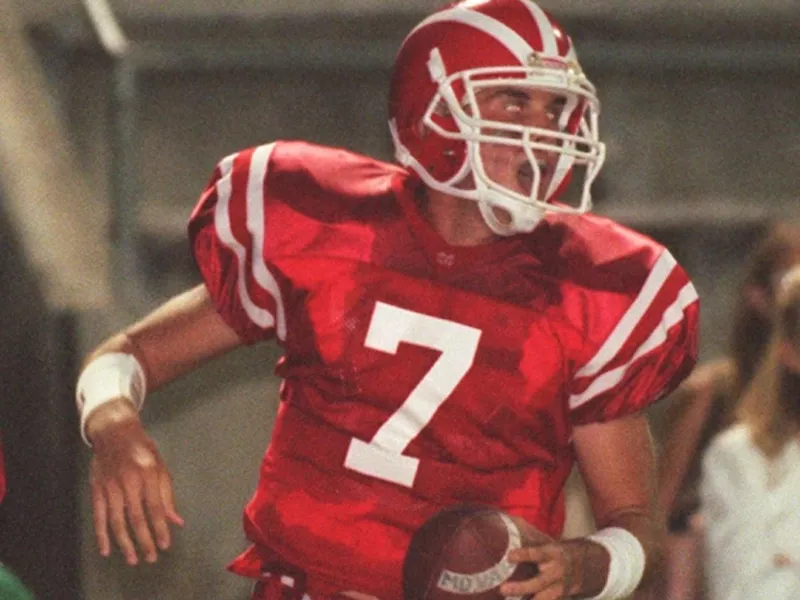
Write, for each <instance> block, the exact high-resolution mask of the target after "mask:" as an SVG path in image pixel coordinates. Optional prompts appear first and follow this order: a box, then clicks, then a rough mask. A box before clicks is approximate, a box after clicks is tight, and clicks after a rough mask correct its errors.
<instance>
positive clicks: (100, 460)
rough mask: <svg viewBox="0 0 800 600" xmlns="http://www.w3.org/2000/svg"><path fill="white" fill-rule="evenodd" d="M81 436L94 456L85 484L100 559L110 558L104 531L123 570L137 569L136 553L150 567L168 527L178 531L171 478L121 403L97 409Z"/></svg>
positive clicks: (137, 422)
mask: <svg viewBox="0 0 800 600" xmlns="http://www.w3.org/2000/svg"><path fill="white" fill-rule="evenodd" d="M86 431H87V437H88V438H89V440H90V441H91V443H92V449H93V450H94V456H93V457H92V461H91V469H90V475H89V484H90V486H91V492H92V509H93V517H94V530H95V536H96V538H97V546H98V548H99V550H100V554H101V555H102V556H108V555H109V554H110V553H111V536H110V535H109V530H110V532H111V533H112V534H113V537H114V540H115V541H116V543H117V546H119V549H120V551H121V552H122V554H123V556H124V557H125V560H126V562H127V563H128V564H129V565H136V564H138V562H139V553H141V555H142V556H143V557H144V559H145V560H146V561H147V562H149V563H152V562H155V561H156V560H157V558H158V550H159V549H160V550H162V551H163V550H166V549H168V548H169V546H170V544H171V537H170V528H169V523H173V524H175V525H179V526H183V519H182V518H181V516H180V515H179V514H178V512H177V510H176V508H175V501H174V496H173V490H172V477H171V476H170V474H169V471H168V470H167V467H166V465H165V464H164V461H163V459H162V458H161V455H160V454H159V452H158V449H157V448H156V445H155V443H154V442H153V440H152V439H151V438H150V437H149V436H148V435H147V433H145V431H144V428H143V427H142V423H141V421H140V420H139V415H138V414H137V412H136V410H135V408H134V407H133V406H132V405H131V404H130V403H129V402H128V401H127V400H124V399H119V400H115V401H112V402H109V403H107V404H104V405H103V406H101V407H99V408H98V409H97V410H96V411H95V412H94V413H93V414H92V415H91V416H90V418H89V420H88V422H87V424H86ZM131 534H132V535H131ZM134 540H135V544H134ZM137 546H138V552H137Z"/></svg>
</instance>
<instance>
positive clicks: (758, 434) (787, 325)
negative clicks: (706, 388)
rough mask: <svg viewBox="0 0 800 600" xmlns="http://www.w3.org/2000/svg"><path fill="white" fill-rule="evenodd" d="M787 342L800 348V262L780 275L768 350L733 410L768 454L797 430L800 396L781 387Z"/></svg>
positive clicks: (799, 424)
mask: <svg viewBox="0 0 800 600" xmlns="http://www.w3.org/2000/svg"><path fill="white" fill-rule="evenodd" d="M787 343H788V344H790V345H791V346H793V347H794V348H795V349H797V351H799V352H800V266H796V267H794V268H792V269H791V270H789V271H788V272H787V273H786V274H785V275H784V276H783V277H782V278H781V282H780V285H779V290H778V296H777V304H776V312H775V315H774V327H773V331H772V335H771V336H770V340H769V344H768V347H767V352H766V353H765V355H764V358H763V359H762V360H761V362H760V364H759V367H758V370H757V371H756V374H755V376H754V377H753V380H752V382H751V384H750V385H749V386H748V388H747V390H746V391H745V393H744V396H743V398H742V402H741V403H740V404H739V407H738V409H737V411H736V417H737V420H738V421H739V422H741V423H744V424H746V425H747V427H748V428H749V429H750V432H751V435H752V437H753V443H754V444H755V445H756V446H757V447H758V448H759V449H760V450H761V451H762V452H764V454H765V455H766V456H767V457H768V458H774V457H775V456H776V455H777V454H778V453H779V452H780V451H781V450H782V449H783V447H784V446H785V444H786V443H787V442H788V441H789V440H790V439H791V438H792V436H794V435H795V434H796V433H797V432H798V431H800V412H798V410H797V408H796V406H797V404H798V403H799V402H800V398H788V397H786V396H787V394H785V393H782V390H781V373H782V371H783V367H782V361H781V353H782V347H784V346H785V345H786V344H787Z"/></svg>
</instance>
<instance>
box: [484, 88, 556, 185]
mask: <svg viewBox="0 0 800 600" xmlns="http://www.w3.org/2000/svg"><path fill="white" fill-rule="evenodd" d="M475 97H476V101H477V108H478V111H479V113H480V115H479V116H480V118H481V119H486V120H491V121H500V122H503V123H511V124H514V125H522V126H525V127H536V128H538V129H541V130H543V131H542V133H540V134H539V135H538V136H533V137H532V141H534V142H536V141H541V142H545V143H549V144H551V145H552V144H554V143H555V141H554V140H553V138H551V137H548V136H547V135H546V132H547V131H557V130H558V124H559V120H560V119H561V114H562V111H563V110H564V106H565V104H566V99H565V98H564V96H562V95H559V94H556V93H553V92H549V91H546V90H541V89H536V88H532V87H525V86H518V87H517V86H498V87H487V88H483V89H481V90H480V91H478V92H477V93H476V96H475ZM483 133H491V134H494V135H502V136H505V137H516V138H517V139H519V138H521V136H522V134H521V133H518V132H511V131H501V130H495V131H491V130H490V131H485V132H483ZM537 138H541V139H537ZM534 156H535V157H536V162H537V164H538V166H539V169H540V171H541V180H540V182H539V189H538V190H537V192H538V195H539V196H540V197H543V196H544V193H545V191H546V190H547V188H548V186H549V185H550V181H551V180H552V178H553V173H554V171H555V167H556V163H557V162H558V155H557V153H555V152H546V151H542V150H534ZM481 159H482V161H483V164H484V167H485V169H486V173H487V175H488V176H489V177H490V178H491V179H493V180H494V181H496V182H497V183H499V184H500V185H503V186H505V187H508V188H511V189H513V190H515V191H519V192H520V193H522V194H524V195H529V194H530V193H531V188H532V186H533V181H534V179H533V167H532V166H531V164H530V162H529V161H528V158H527V157H526V156H525V153H524V151H523V150H522V148H520V147H519V146H510V145H503V144H490V143H482V144H481Z"/></svg>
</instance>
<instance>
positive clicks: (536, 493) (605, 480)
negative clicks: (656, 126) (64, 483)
mask: <svg viewBox="0 0 800 600" xmlns="http://www.w3.org/2000/svg"><path fill="white" fill-rule="evenodd" d="M599 108H600V105H599V102H598V98H597V95H596V92H595V88H594V86H593V85H592V84H591V82H590V81H589V79H588V78H587V76H586V74H585V73H584V72H583V70H582V69H581V66H580V63H579V62H578V58H577V55H576V53H575V49H574V47H573V45H572V41H571V39H570V38H569V37H568V36H567V34H566V33H565V32H564V30H563V29H562V28H561V27H560V26H559V25H558V24H557V22H556V21H555V20H554V19H553V18H552V17H551V16H550V15H548V14H547V13H545V12H544V11H543V10H542V9H541V8H540V7H539V6H538V5H536V4H535V3H533V2H531V1H529V0H484V1H481V2H476V1H475V0H468V1H462V2H456V3H454V4H451V5H449V6H447V7H445V8H443V9H441V10H439V11H437V12H434V13H433V14H432V15H430V16H429V17H428V18H427V19H425V20H424V21H422V22H421V23H420V24H419V25H418V26H417V27H416V28H415V29H413V30H412V31H411V32H410V33H409V34H408V36H407V37H406V39H405V40H404V42H403V44H402V46H401V48H400V50H399V53H398V55H397V59H396V64H395V68H394V73H393V76H392V80H391V90H390V117H391V118H390V123H389V126H390V131H391V134H392V137H393V140H394V144H395V149H396V158H397V161H396V164H388V163H386V162H382V161H379V160H375V159H372V158H368V157H365V156H360V155H358V154H354V153H352V152H349V151H347V150H344V149H338V148H329V147H321V146H318V145H314V144H310V143H306V142H302V141H278V142H273V143H267V144H264V145H262V146H258V147H254V148H249V149H246V150H243V151H241V152H237V153H235V154H233V155H231V156H228V157H226V158H224V159H223V160H222V161H221V162H219V164H218V165H217V167H216V169H215V171H214V174H213V177H212V180H211V182H210V184H209V185H208V187H207V188H206V190H205V192H204V193H203V194H202V196H201V198H200V200H199V202H198V204H197V206H196V208H195V209H194V211H193V212H192V214H191V217H190V222H189V232H190V238H191V245H192V249H193V252H194V257H195V260H196V263H197V265H198V267H199V269H200V271H201V273H202V276H203V279H204V283H203V285H200V286H199V287H196V288H194V289H190V290H188V291H186V292H185V293H183V294H181V295H179V296H177V297H175V298H172V299H171V300H169V301H167V302H166V303H165V304H164V305H163V306H162V307H160V308H158V309H157V310H155V311H154V312H153V313H152V314H150V315H148V316H146V317H144V318H143V319H142V320H140V321H139V322H137V323H135V324H132V325H131V326H130V327H128V328H126V329H124V330H123V331H121V332H119V333H118V334H116V335H114V336H112V337H111V338H109V339H108V340H107V341H105V342H104V343H102V344H101V345H100V346H99V347H98V348H96V349H95V350H94V351H93V352H91V353H90V354H89V356H88V357H87V358H86V361H85V367H84V370H83V372H82V374H81V377H80V379H79V382H78V392H77V402H78V407H79V410H80V411H81V423H82V431H83V434H84V436H85V439H86V440H87V442H88V443H90V444H91V446H92V448H93V452H94V457H93V463H92V476H91V486H92V498H93V507H94V515H95V517H94V518H95V529H96V534H97V541H98V544H99V548H100V551H101V553H102V554H103V555H108V554H109V552H110V551H111V542H112V538H113V540H115V542H116V544H117V545H118V546H119V548H120V549H121V551H122V553H123V554H124V556H125V557H126V559H127V561H128V562H129V563H130V564H136V563H137V562H138V560H139V555H140V554H141V555H142V556H143V557H144V559H145V560H147V561H155V560H156V559H157V552H158V549H161V550H164V549H166V548H167V547H168V546H169V545H170V524H172V523H181V522H182V521H181V517H180V515H179V514H178V513H177V511H176V509H175V504H174V501H173V489H172V485H171V483H170V476H169V473H168V471H167V467H166V466H165V465H164V463H163V461H162V459H161V457H160V456H159V453H158V451H157V449H156V446H155V444H154V442H153V440H152V439H151V438H150V437H149V436H148V435H147V433H146V432H145V431H144V429H143V428H142V425H141V422H140V420H139V417H138V410H139V409H140V408H141V407H142V402H143V400H144V397H145V393H151V392H153V391H155V390H157V389H158V388H159V387H161V386H162V385H164V384H165V383H167V382H169V381H171V380H173V379H175V378H176V377H179V376H180V375H182V374H184V373H186V372H187V371H189V370H190V369H194V368H196V367H197V366H198V365H200V364H201V363H202V362H203V361H205V360H207V359H210V358H212V357H215V356H218V355H220V354H222V353H225V352H229V351H231V350H233V349H234V348H236V347H238V346H240V345H242V344H253V343H257V342H261V341H265V340H272V339H275V340H276V341H277V343H278V344H280V345H281V347H282V350H283V357H282V359H281V360H280V362H279V364H278V365H277V369H276V372H277V374H278V375H279V376H280V377H282V378H283V385H282V388H281V400H282V401H281V403H280V407H279V409H278V414H277V417H276V423H275V427H274V432H273V436H272V439H271V442H270V445H269V448H268V451H267V453H266V455H265V457H264V459H263V463H262V468H261V476H260V481H259V483H258V487H257V490H256V492H255V494H254V495H253V497H252V499H251V501H250V502H249V503H248V505H247V507H246V509H245V530H246V534H247V537H248V538H249V539H250V541H251V542H252V546H251V547H250V548H249V549H248V550H247V551H246V552H244V553H243V554H242V555H241V556H239V557H238V558H236V559H235V560H234V561H233V563H232V564H231V566H230V568H231V569H232V570H233V571H235V572H236V573H239V574H241V575H244V576H246V577H252V578H254V579H256V580H257V581H258V584H257V585H256V591H255V593H254V598H263V599H270V600H272V599H277V598H280V597H281V595H282V594H284V595H286V594H289V595H291V596H292V597H296V598H301V597H303V596H304V595H308V596H309V597H310V598H312V599H316V598H326V597H331V596H335V595H339V594H344V595H346V596H350V597H355V598H362V599H363V598H380V599H381V600H397V599H400V598H402V595H403V592H402V584H401V567H402V561H403V557H404V553H405V551H406V549H407V546H408V543H409V540H410V538H411V535H412V534H413V532H414V531H415V530H416V529H417V528H418V527H419V526H420V525H421V524H422V523H423V522H424V521H425V520H426V519H428V518H429V517H430V516H432V515H433V514H434V513H436V512H437V511H438V510H440V509H441V508H443V507H446V506H450V505H454V504H459V503H477V504H485V505H491V506H496V507H500V508H502V509H504V510H506V511H508V512H510V513H513V514H515V515H517V516H520V517H523V518H524V519H526V520H528V521H529V522H530V523H531V524H533V525H534V526H535V527H537V528H538V529H540V530H541V531H543V532H544V533H546V534H548V535H549V536H552V537H553V538H558V537H559V534H560V532H561V530H562V526H563V524H564V517H565V504H564V483H565V481H566V479H567V476H568V474H569V473H570V471H571V469H572V467H573V465H574V464H575V463H576V461H577V464H578V466H579V468H580V470H581V473H582V475H583V477H584V480H585V482H586V485H587V488H588V492H589V497H590V501H591V506H592V510H593V513H594V516H595V519H596V522H597V526H598V528H599V529H598V531H597V532H596V533H594V534H592V535H591V536H589V537H586V538H578V539H573V540H559V541H556V542H553V543H547V544H543V545H540V546H536V547H528V548H522V549H520V550H518V551H516V552H514V553H512V554H511V556H510V559H511V560H512V561H532V562H536V563H538V564H539V574H538V575H537V576H536V577H534V578H532V579H530V580H527V581H523V582H516V583H507V584H506V585H505V587H504V588H503V593H504V594H506V595H508V596H523V595H532V597H533V598H535V599H536V600H552V599H555V598H562V597H567V596H583V597H588V596H592V597H596V598H622V597H625V596H627V595H628V594H629V593H630V592H631V591H632V590H633V589H635V588H636V587H637V586H638V585H639V584H640V583H641V582H642V581H643V580H645V579H646V578H647V577H648V576H649V575H650V574H651V572H652V571H653V569H654V568H656V567H657V563H658V555H659V550H660V535H661V532H660V531H659V526H658V524H657V523H658V521H657V520H656V519H655V518H654V514H653V509H652V505H651V501H652V497H653V492H654V490H653V479H654V473H653V469H654V465H653V453H652V447H651V440H650V436H649V431H648V425H647V421H646V418H645V416H644V415H643V414H642V410H643V409H644V408H645V407H647V406H648V405H650V404H651V403H653V402H655V401H656V400H657V399H658V398H660V397H662V396H663V395H665V394H666V393H667V392H669V391H670V390H672V389H673V388H674V387H675V386H676V385H677V384H678V383H679V382H680V381H681V380H682V379H683V378H684V377H685V375H686V374H687V373H688V372H689V371H690V370H691V368H692V366H693V364H694V361H695V357H696V343H697V340H696V335H697V319H698V300H697V294H696V292H695V289H694V287H693V286H692V284H691V283H690V281H689V280H688V278H687V275H686V273H685V272H684V270H683V269H682V268H681V267H680V266H679V265H678V264H677V263H676V261H675V259H674V258H673V257H672V256H671V254H670V253H669V252H668V251H667V250H666V249H665V248H664V247H663V246H661V245H659V244H658V243H656V242H654V241H653V240H651V239H649V238H647V237H645V236H643V235H640V234H638V233H636V232H633V231H631V230H629V229H626V228H624V227H622V226H620V225H618V224H616V223H614V222H612V221H609V220H608V219H604V218H600V217H597V216H593V215H591V214H590V213H587V211H588V210H589V208H590V206H591V191H590V190H591V184H592V181H593V180H594V179H595V178H596V176H597V174H598V172H599V171H600V168H601V166H602V164H603V161H604V159H605V146H604V144H603V143H602V142H601V141H600V138H599V135H598V114H599ZM570 182H572V185H570Z"/></svg>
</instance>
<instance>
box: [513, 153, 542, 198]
mask: <svg viewBox="0 0 800 600" xmlns="http://www.w3.org/2000/svg"><path fill="white" fill-rule="evenodd" d="M537 166H538V168H539V186H540V187H542V186H543V185H545V184H546V182H547V180H548V178H549V174H550V166H549V165H548V164H547V163H546V162H545V161H543V160H539V161H538V162H537ZM533 181H534V173H533V165H532V164H531V163H530V162H529V161H527V160H525V161H524V162H523V163H522V164H520V165H519V167H517V185H518V186H519V188H520V189H521V190H522V193H523V194H525V195H530V194H531V192H532V191H533Z"/></svg>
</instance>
